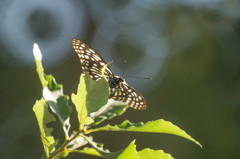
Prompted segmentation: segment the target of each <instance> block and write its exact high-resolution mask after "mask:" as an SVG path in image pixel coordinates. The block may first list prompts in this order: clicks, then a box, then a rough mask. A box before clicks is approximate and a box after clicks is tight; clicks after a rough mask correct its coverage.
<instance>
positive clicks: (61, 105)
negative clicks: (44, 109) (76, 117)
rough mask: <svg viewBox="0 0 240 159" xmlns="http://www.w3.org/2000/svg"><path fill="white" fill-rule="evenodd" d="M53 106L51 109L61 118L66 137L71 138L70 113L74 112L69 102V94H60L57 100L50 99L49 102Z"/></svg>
mask: <svg viewBox="0 0 240 159" xmlns="http://www.w3.org/2000/svg"><path fill="white" fill-rule="evenodd" d="M47 103H48V104H49V106H50V108H51V110H52V111H53V112H54V113H55V114H56V115H57V117H58V118H59V120H60V122H61V124H62V126H63V130H64V133H65V137H66V139H68V138H69V136H68V131H69V130H70V126H71V125H70V114H71V112H72V107H71V106H70V105H69V104H68V96H66V95H65V96H60V97H58V98H57V102H55V101H48V102H47Z"/></svg>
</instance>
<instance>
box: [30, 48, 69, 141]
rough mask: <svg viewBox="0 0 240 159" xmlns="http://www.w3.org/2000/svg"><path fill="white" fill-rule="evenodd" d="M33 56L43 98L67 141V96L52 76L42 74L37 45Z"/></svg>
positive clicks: (39, 52) (40, 56) (40, 58)
mask: <svg viewBox="0 0 240 159" xmlns="http://www.w3.org/2000/svg"><path fill="white" fill-rule="evenodd" d="M33 54H34V58H35V61H36V67H37V72H38V76H39V79H40V81H41V83H42V86H43V97H44V99H45V101H46V102H47V104H49V106H50V108H51V109H52V111H53V112H54V113H55V114H56V115H57V117H58V118H59V119H60V121H61V124H62V126H63V130H64V133H65V137H66V138H67V139H68V131H69V129H70V122H69V120H70V119H69V116H70V114H71V112H72V108H71V107H70V106H69V105H68V96H66V95H64V94H63V88H62V85H60V84H58V83H57V82H56V80H55V79H54V77H53V76H52V75H45V74H44V69H43V66H42V54H41V51H40V49H39V48H38V45H37V44H34V47H33Z"/></svg>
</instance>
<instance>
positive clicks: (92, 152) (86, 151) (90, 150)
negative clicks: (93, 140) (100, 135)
mask: <svg viewBox="0 0 240 159" xmlns="http://www.w3.org/2000/svg"><path fill="white" fill-rule="evenodd" d="M68 151H69V152H77V153H83V154H88V155H93V156H99V157H103V156H102V155H101V154H100V153H99V152H98V151H97V150H95V149H94V148H89V147H85V148H84V149H83V150H68Z"/></svg>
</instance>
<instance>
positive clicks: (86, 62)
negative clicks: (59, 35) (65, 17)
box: [72, 39, 147, 110]
mask: <svg viewBox="0 0 240 159" xmlns="http://www.w3.org/2000/svg"><path fill="white" fill-rule="evenodd" d="M72 45H73V48H74V50H75V52H76V53H77V55H78V57H79V59H80V62H81V66H82V70H83V72H88V74H89V75H90V77H91V78H92V79H93V80H99V79H100V78H101V77H102V74H101V71H102V70H101V69H102V67H103V66H104V65H105V64H106V62H105V61H104V59H103V58H102V57H101V56H100V55H99V54H98V53H97V52H96V51H94V50H93V49H91V48H90V47H88V46H87V45H86V44H85V43H83V42H81V41H80V40H77V39H73V40H72ZM104 75H105V76H106V78H107V79H109V77H114V76H115V75H114V74H113V71H112V70H111V69H110V68H109V67H107V68H106V69H105V72H104ZM109 98H112V99H114V100H119V101H123V102H124V103H126V104H128V105H129V106H130V107H131V108H134V109H137V110H144V109H146V108H147V104H146V102H145V100H144V98H143V96H142V95H141V94H139V93H138V92H137V91H136V90H134V89H133V88H132V87H130V86H128V85H127V84H126V83H125V82H124V83H121V84H118V85H117V86H116V87H115V88H110V95H109Z"/></svg>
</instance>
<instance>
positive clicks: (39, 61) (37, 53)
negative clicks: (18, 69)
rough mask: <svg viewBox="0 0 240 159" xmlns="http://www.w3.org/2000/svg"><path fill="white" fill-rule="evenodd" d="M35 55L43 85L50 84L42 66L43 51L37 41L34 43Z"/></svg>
mask: <svg viewBox="0 0 240 159" xmlns="http://www.w3.org/2000/svg"><path fill="white" fill-rule="evenodd" d="M33 55H34V59H35V62H36V67H37V73H38V76H39V79H40V81H41V84H42V87H43V88H44V87H45V86H46V85H47V84H48V82H47V81H46V80H45V78H44V69H43V67H42V53H41V51H40V49H39V47H38V45H37V44H36V43H35V44H34V45H33Z"/></svg>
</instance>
